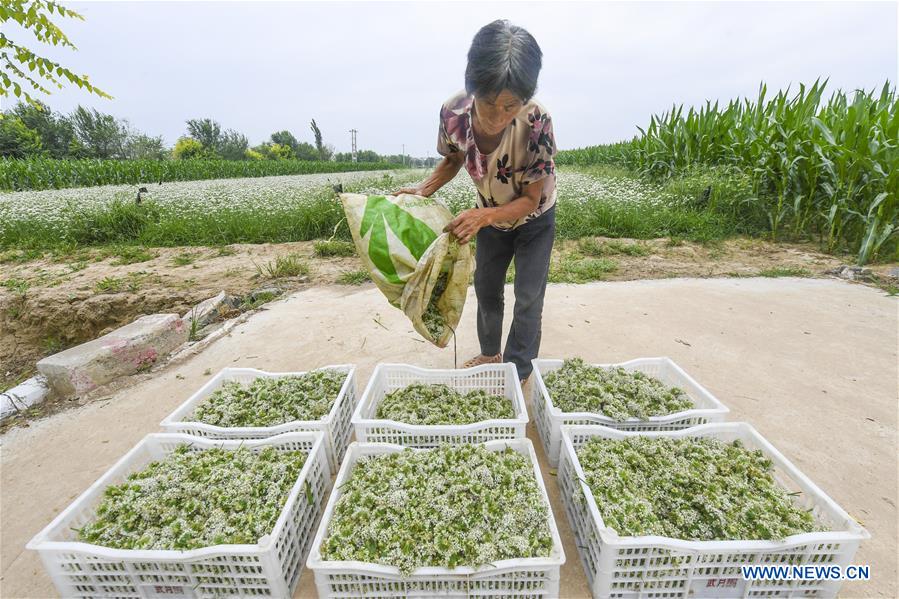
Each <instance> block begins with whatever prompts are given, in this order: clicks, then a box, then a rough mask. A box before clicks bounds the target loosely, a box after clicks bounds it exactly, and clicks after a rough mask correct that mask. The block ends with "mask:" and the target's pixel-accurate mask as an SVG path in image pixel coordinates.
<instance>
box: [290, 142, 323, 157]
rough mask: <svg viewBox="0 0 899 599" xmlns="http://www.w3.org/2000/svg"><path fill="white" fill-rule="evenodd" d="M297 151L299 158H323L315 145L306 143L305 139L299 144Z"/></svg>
mask: <svg viewBox="0 0 899 599" xmlns="http://www.w3.org/2000/svg"><path fill="white" fill-rule="evenodd" d="M295 153H296V155H297V160H318V159H320V158H321V155H320V154H319V153H318V150H316V149H315V146H313V145H312V144H310V143H306V142H305V141H304V142H301V143H300V144H299V145H298V146H297V148H296V150H295Z"/></svg>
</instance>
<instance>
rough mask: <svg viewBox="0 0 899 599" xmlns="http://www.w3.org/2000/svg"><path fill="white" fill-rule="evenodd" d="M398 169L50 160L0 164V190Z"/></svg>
mask: <svg viewBox="0 0 899 599" xmlns="http://www.w3.org/2000/svg"><path fill="white" fill-rule="evenodd" d="M391 168H400V165H397V164H387V163H381V162H377V163H375V162H328V161H317V160H316V161H310V160H259V161H255V160H245V161H238V160H199V159H197V160H98V159H84V160H57V159H52V158H30V159H24V160H20V159H14V158H3V159H2V160H0V190H4V191H27V190H32V191H36V190H41V189H64V188H70V187H94V186H98V185H124V184H135V185H136V184H138V183H159V182H162V181H199V180H204V179H233V178H240V177H268V176H273V175H306V174H314V173H342V172H348V171H372V170H384V169H391Z"/></svg>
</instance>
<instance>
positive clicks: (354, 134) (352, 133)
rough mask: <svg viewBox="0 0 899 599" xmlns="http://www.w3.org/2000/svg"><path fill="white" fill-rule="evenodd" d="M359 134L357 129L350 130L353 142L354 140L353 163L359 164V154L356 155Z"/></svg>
mask: <svg viewBox="0 0 899 599" xmlns="http://www.w3.org/2000/svg"><path fill="white" fill-rule="evenodd" d="M357 133H359V132H358V131H356V130H355V129H350V135H351V137H352V140H353V151H352V154H351V155H352V157H353V162H357V161H358V156H357V154H356V134H357Z"/></svg>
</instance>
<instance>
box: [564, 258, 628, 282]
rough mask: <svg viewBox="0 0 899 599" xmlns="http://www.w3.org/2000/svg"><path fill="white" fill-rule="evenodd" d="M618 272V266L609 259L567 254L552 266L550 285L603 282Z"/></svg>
mask: <svg viewBox="0 0 899 599" xmlns="http://www.w3.org/2000/svg"><path fill="white" fill-rule="evenodd" d="M616 270H618V264H617V263H616V262H615V261H614V260H610V259H608V258H593V257H582V256H579V255H577V254H566V255H564V256H562V258H561V260H559V261H558V262H557V263H554V264H552V265H550V268H549V282H550V283H589V282H591V281H601V280H603V279H604V278H605V276H606V275H607V274H609V273H612V272H615V271H616Z"/></svg>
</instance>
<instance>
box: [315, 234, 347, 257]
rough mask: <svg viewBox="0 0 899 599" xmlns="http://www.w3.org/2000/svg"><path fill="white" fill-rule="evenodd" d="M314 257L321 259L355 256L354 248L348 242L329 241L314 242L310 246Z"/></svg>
mask: <svg viewBox="0 0 899 599" xmlns="http://www.w3.org/2000/svg"><path fill="white" fill-rule="evenodd" d="M312 247H313V248H314V250H315V255H316V256H319V257H321V258H329V257H331V256H341V257H347V256H355V255H356V246H355V245H353V244H352V243H351V242H349V241H340V240H334V239H329V240H327V241H316V242H315V243H314V244H312Z"/></svg>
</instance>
